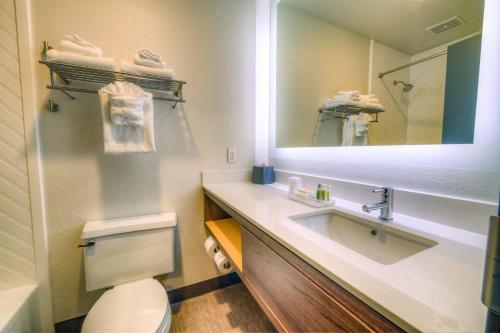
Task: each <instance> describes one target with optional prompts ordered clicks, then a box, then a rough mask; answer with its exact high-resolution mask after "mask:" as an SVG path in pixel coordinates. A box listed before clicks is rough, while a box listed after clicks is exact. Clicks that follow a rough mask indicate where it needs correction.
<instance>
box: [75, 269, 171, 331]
mask: <svg viewBox="0 0 500 333" xmlns="http://www.w3.org/2000/svg"><path fill="white" fill-rule="evenodd" d="M170 320H171V311H170V303H169V301H168V297H167V293H166V291H165V289H164V288H163V286H162V285H161V284H160V283H159V282H158V281H156V280H155V279H152V278H148V279H143V280H139V281H134V282H129V283H124V284H121V285H118V286H116V287H114V288H113V289H110V290H108V291H106V292H105V293H104V294H103V295H102V296H101V297H100V298H99V299H98V300H97V302H96V303H95V304H94V306H93V307H92V309H90V311H89V313H88V315H87V317H86V318H85V321H84V323H83V327H82V333H91V332H92V333H95V332H106V333H111V332H141V333H142V332H144V333H149V332H150V333H155V332H158V333H160V332H168V330H169V328H170Z"/></svg>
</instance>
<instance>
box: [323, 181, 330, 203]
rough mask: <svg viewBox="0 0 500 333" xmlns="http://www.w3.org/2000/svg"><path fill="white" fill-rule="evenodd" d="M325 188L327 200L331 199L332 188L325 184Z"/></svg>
mask: <svg viewBox="0 0 500 333" xmlns="http://www.w3.org/2000/svg"><path fill="white" fill-rule="evenodd" d="M323 186H324V188H325V201H330V189H329V186H328V185H323Z"/></svg>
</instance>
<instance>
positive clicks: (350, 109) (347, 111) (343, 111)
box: [318, 105, 384, 123]
mask: <svg viewBox="0 0 500 333" xmlns="http://www.w3.org/2000/svg"><path fill="white" fill-rule="evenodd" d="M318 112H319V113H321V114H323V113H325V114H327V113H333V115H334V117H335V118H339V119H345V118H346V117H347V116H348V115H352V114H360V113H362V112H363V113H368V114H375V120H372V121H371V123H378V114H379V113H381V112H384V110H379V109H370V108H360V107H355V106H350V105H341V106H337V107H334V108H325V107H321V108H319V110H318Z"/></svg>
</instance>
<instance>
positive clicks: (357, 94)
mask: <svg viewBox="0 0 500 333" xmlns="http://www.w3.org/2000/svg"><path fill="white" fill-rule="evenodd" d="M341 95H344V96H349V97H357V98H359V97H360V96H361V91H359V90H351V91H345V90H340V91H339V92H337V96H341Z"/></svg>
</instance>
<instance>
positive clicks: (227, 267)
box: [214, 251, 233, 273]
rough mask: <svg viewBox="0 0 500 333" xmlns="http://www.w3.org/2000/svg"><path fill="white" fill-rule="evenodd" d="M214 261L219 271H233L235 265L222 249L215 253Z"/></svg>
mask: <svg viewBox="0 0 500 333" xmlns="http://www.w3.org/2000/svg"><path fill="white" fill-rule="evenodd" d="M214 262H215V265H217V268H218V269H219V272H221V273H229V272H232V271H233V266H232V265H231V263H230V262H229V260H228V259H227V258H226V256H225V255H224V254H223V253H222V251H219V252H217V253H216V254H215V256H214Z"/></svg>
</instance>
